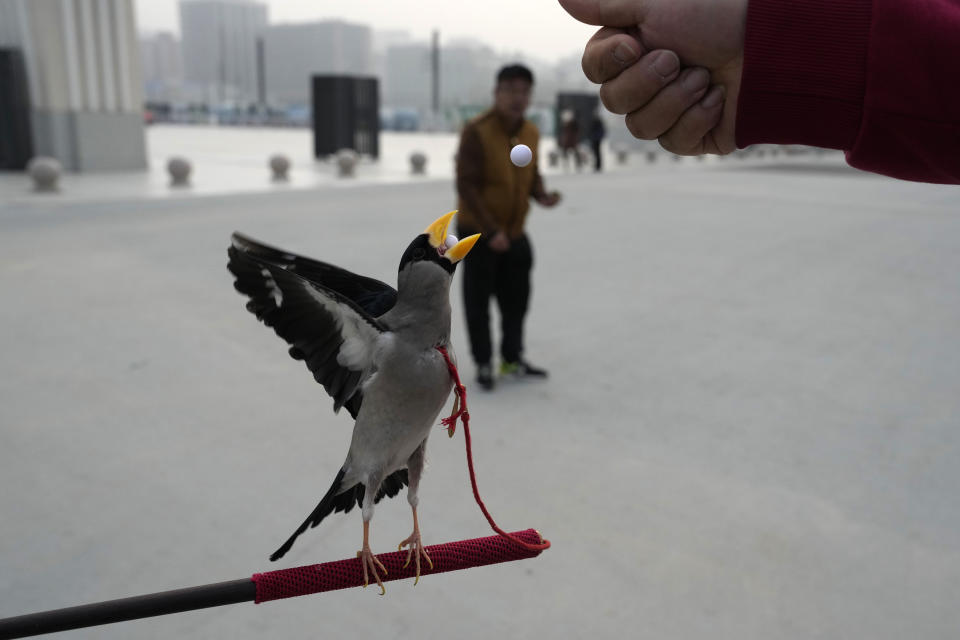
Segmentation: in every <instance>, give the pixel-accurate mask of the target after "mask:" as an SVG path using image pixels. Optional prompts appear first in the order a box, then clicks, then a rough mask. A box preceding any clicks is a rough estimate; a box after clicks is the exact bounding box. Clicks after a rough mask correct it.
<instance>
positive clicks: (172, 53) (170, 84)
mask: <svg viewBox="0 0 960 640" xmlns="http://www.w3.org/2000/svg"><path fill="white" fill-rule="evenodd" d="M140 65H141V67H142V68H143V91H144V95H145V97H146V99H147V100H151V101H158V102H167V101H170V100H175V99H177V98H179V97H180V88H181V86H182V85H183V63H182V61H181V60H180V41H179V40H178V39H177V37H176V36H175V35H173V34H172V33H168V32H160V33H151V34H141V35H140Z"/></svg>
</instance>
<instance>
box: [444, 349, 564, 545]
mask: <svg viewBox="0 0 960 640" xmlns="http://www.w3.org/2000/svg"><path fill="white" fill-rule="evenodd" d="M437 351H439V352H440V353H441V354H442V355H443V359H444V361H445V362H446V363H447V370H448V371H450V377H451V378H453V392H454V394H455V397H454V401H453V412H452V413H451V414H450V416H449V417H446V418H444V419H443V420H441V421H440V423H441V424H442V425H443V426H445V427H446V428H447V434H448V435H449V436H450V437H451V438H452V437H453V434H454V432H455V431H456V429H457V420H458V419H459V420H460V421H461V422H462V423H463V439H464V443H465V444H466V448H467V468H468V469H469V471H470V485H471V486H472V487H473V497H474V499H475V500H476V501H477V505H478V506H479V507H480V511H482V512H483V515H484V517H485V518H486V519H487V522H489V523H490V528H491V529H493V530H494V531H495V532H497V533H498V534H499V535H500V536H502V537H504V538H506V539H507V540H509V541H510V542H513V543H514V544H516V545H518V546H520V547H523V548H524V549H527V550H530V551H542V550H544V549H549V548H550V541H549V540H544V539H543V538H542V537H541V539H542V540H543V542H542V543H540V544H531V543H529V542H524V541H523V540H520V539H519V538H517V537H516V536H513V535H511V534H509V533H507V532H506V531H504V530H503V529H501V528H500V527H498V526H497V523H496V522H494V521H493V516H491V515H490V512H489V511H487V507H486V505H484V504H483V500H482V499H481V498H480V490H479V489H477V476H476V474H475V473H474V470H473V448H472V446H471V441H470V413H469V412H468V411H467V388H466V387H465V386H463V383H462V382H460V374H459V373H458V372H457V367H456V365H455V364H453V360H451V359H450V354H449V353H447V348H446V347H445V346H443V345H438V346H437Z"/></svg>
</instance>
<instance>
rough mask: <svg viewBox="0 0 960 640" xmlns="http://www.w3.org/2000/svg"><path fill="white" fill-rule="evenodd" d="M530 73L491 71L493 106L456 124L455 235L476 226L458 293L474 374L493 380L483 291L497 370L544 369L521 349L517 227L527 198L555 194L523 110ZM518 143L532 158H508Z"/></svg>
mask: <svg viewBox="0 0 960 640" xmlns="http://www.w3.org/2000/svg"><path fill="white" fill-rule="evenodd" d="M532 89H533V74H532V73H531V72H530V70H529V69H527V68H526V67H524V66H522V65H510V66H506V67H504V68H502V69H501V70H500V72H499V73H498V74H497V84H496V87H495V88H494V91H493V107H492V108H491V109H490V110H489V111H486V112H485V113H482V114H480V115H479V116H477V117H476V118H474V119H473V120H471V121H470V122H469V123H467V125H466V126H465V127H464V128H463V132H462V134H461V136H460V149H459V151H458V153H457V194H458V196H459V205H458V207H457V208H458V214H457V226H458V234H459V236H460V237H466V236H467V235H470V234H473V233H482V234H483V236H482V237H481V238H480V241H479V242H477V244H476V245H474V247H473V249H472V250H471V251H470V253H469V254H467V257H466V258H465V259H464V263H463V299H464V305H465V307H466V315H467V330H468V332H469V334H470V349H471V352H472V353H473V359H474V362H476V364H477V382H478V383H479V384H480V386H481V387H483V388H484V389H487V390H490V389H493V386H494V377H493V367H492V364H491V360H492V357H493V347H492V345H491V340H490V298H491V297H492V296H496V299H497V304H498V305H499V306H500V317H501V333H502V337H501V339H502V342H501V345H500V356H501V362H500V374H501V375H502V376H506V375H510V376H521V377H533V378H544V377H546V375H547V372H546V371H544V370H543V369H540V368H537V367H534V366H532V365H531V364H530V363H529V362H527V361H526V360H525V359H524V357H523V323H524V318H525V316H526V314H527V305H528V303H529V301H530V270H531V269H532V267H533V251H532V249H531V246H530V239H529V238H528V237H527V234H526V233H525V232H524V223H525V221H526V218H527V211H528V210H529V209H530V199H531V198H533V199H534V200H536V201H537V202H538V203H539V204H541V205H543V206H545V207H553V206H555V205H556V204H557V203H558V202H559V201H560V194H558V193H556V192H552V193H548V192H547V191H546V190H545V189H544V187H543V179H542V178H541V177H540V172H539V170H538V169H537V142H538V140H539V138H540V132H539V131H538V130H537V127H536V125H534V124H533V123H532V122H530V121H529V120H526V119H525V118H524V114H525V113H526V110H527V107H529V106H530V94H531V91H532ZM518 144H525V145H527V146H528V147H530V150H531V151H533V160H532V161H531V162H530V163H529V164H527V165H525V166H522V167H520V166H516V165H514V164H513V163H512V162H511V160H510V150H511V149H512V148H513V147H514V146H516V145H518Z"/></svg>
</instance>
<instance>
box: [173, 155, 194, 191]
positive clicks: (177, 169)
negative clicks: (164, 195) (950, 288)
mask: <svg viewBox="0 0 960 640" xmlns="http://www.w3.org/2000/svg"><path fill="white" fill-rule="evenodd" d="M192 171H193V166H192V165H191V164H190V161H189V160H187V159H186V158H184V157H181V156H174V157H173V158H170V159H169V160H167V173H169V174H170V186H171V187H185V186H187V185H189V184H190V173H191V172H192Z"/></svg>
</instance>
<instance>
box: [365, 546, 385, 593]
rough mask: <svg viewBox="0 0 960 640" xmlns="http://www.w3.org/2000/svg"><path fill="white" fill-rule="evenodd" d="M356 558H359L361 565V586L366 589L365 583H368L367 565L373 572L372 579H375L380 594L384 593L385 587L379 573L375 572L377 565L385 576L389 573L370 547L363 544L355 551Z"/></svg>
mask: <svg viewBox="0 0 960 640" xmlns="http://www.w3.org/2000/svg"><path fill="white" fill-rule="evenodd" d="M357 559H358V560H360V564H361V566H363V588H364V589H366V588H367V585H369V584H370V579H369V574H368V573H367V568H368V567H369V569H370V573H372V574H373V579H374V580H376V581H377V586H378V587H380V595H384V594H385V593H386V592H387V589H386V587H384V586H383V581H382V580H380V574H378V573H377V568H378V567H379V569H380V571H383V575H385V576H386V575H390V574H389V572H388V571H387V568H386V567H385V566H383V563H382V562H380V559H379V558H377V556H375V555H373V552H372V551H370V547H366V546H365V547H364V548H363V549H361V550H360V551H357Z"/></svg>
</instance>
